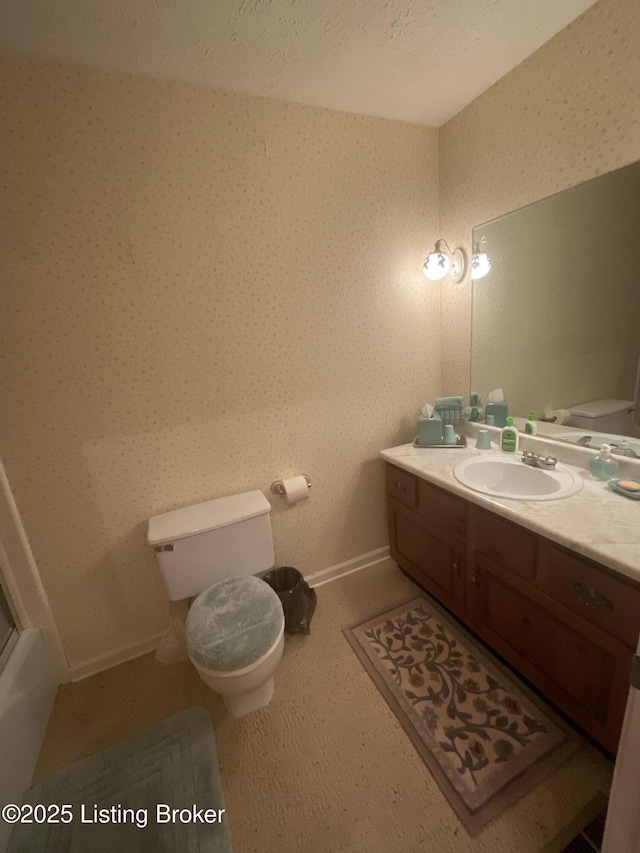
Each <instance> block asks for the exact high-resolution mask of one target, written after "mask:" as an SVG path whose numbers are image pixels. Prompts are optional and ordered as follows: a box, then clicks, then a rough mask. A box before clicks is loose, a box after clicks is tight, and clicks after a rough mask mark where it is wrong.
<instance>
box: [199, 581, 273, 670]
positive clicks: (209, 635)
mask: <svg viewBox="0 0 640 853" xmlns="http://www.w3.org/2000/svg"><path fill="white" fill-rule="evenodd" d="M283 626H284V613H283V610H282V604H281V603H280V599H279V598H278V596H277V595H276V593H275V592H274V591H273V590H272V589H271V587H270V586H268V585H267V584H266V583H265V582H264V581H263V580H261V579H260V578H256V577H242V578H228V579H227V580H224V581H220V583H216V584H214V585H213V586H211V587H209V588H208V589H205V590H204V592H201V593H200V595H199V596H198V597H197V598H196V599H195V601H194V602H193V604H192V605H191V608H190V609H189V614H188V616H187V621H186V626H185V628H186V639H187V648H188V649H189V655H190V657H191V658H192V659H193V660H194V661H196V663H199V664H200V665H201V666H204V667H206V668H207V669H213V670H218V671H223V672H231V671H232V670H236V669H244V667H246V666H251V664H252V663H255V662H256V661H257V660H259V659H260V658H261V657H262V656H263V655H265V654H266V653H267V652H268V651H269V649H270V648H271V647H272V646H273V644H274V643H275V642H276V640H277V639H278V635H279V634H280V632H281V631H282V628H283Z"/></svg>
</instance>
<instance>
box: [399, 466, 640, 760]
mask: <svg viewBox="0 0 640 853" xmlns="http://www.w3.org/2000/svg"><path fill="white" fill-rule="evenodd" d="M398 475H400V476H398ZM397 484H400V485H401V486H402V487H403V488H404V489H405V490H406V491H401V492H400V496H399V495H398V491H397V490H398V489H399V485H397ZM387 496H388V497H387V504H388V514H389V534H390V543H391V556H392V557H393V558H394V559H395V560H396V562H397V563H398V564H399V565H400V567H401V568H402V569H403V570H404V571H405V572H406V573H407V574H409V575H410V576H411V577H412V578H414V580H416V581H417V582H418V583H419V584H420V585H421V586H422V587H424V589H426V590H427V591H428V592H429V593H431V594H432V595H433V596H434V597H435V598H437V599H439V601H441V602H442V603H443V604H444V605H445V606H446V607H448V608H449V609H450V610H451V611H452V612H453V613H454V614H456V615H457V616H458V617H459V618H460V619H461V620H462V621H463V622H465V623H466V624H467V625H468V626H469V627H470V628H471V629H472V630H473V631H474V632H475V633H476V634H478V635H479V636H480V637H481V638H482V639H483V640H485V642H486V643H487V644H488V645H489V646H491V647H492V648H493V649H494V650H495V651H496V652H497V653H498V654H499V655H501V656H502V657H503V658H504V659H505V660H506V661H508V662H509V663H510V664H511V665H512V666H514V667H515V668H516V669H517V670H518V671H519V672H520V673H521V674H522V675H523V676H524V677H525V678H526V679H527V680H529V681H530V682H531V683H532V684H534V685H535V686H536V687H537V688H538V689H539V690H540V691H541V692H543V693H544V694H545V695H546V696H548V698H549V699H551V701H553V702H554V703H555V704H556V705H557V706H558V707H559V708H561V709H562V710H563V711H564V712H565V713H566V714H567V715H568V716H570V717H571V718H572V719H573V720H574V721H575V722H576V723H577V724H578V725H580V726H581V727H582V728H583V729H584V730H585V731H586V732H588V733H589V734H590V735H591V736H592V737H593V738H594V739H595V740H596V741H597V742H598V743H600V744H601V745H602V746H604V747H605V748H606V749H607V750H609V751H610V752H615V750H616V747H617V743H618V739H619V736H620V730H621V727H622V720H623V716H624V709H625V704H626V698H627V694H628V687H629V672H630V667H631V659H632V656H633V651H634V649H635V645H636V643H637V638H638V633H639V632H640V585H638V584H635V583H634V582H633V581H631V580H628V579H627V578H624V577H623V576H621V575H619V574H617V573H615V572H612V571H611V570H609V569H607V568H606V567H604V566H602V565H600V564H598V563H595V562H593V561H592V560H588V559H587V558H585V557H582V556H580V555H578V554H575V553H574V552H572V551H571V550H569V549H567V548H564V547H562V546H560V545H558V544H557V543H555V542H552V541H550V540H548V539H545V538H544V537H542V536H538V535H536V534H534V533H532V532H531V531H529V530H527V529H525V528H523V527H521V526H519V525H517V524H514V523H513V522H510V521H507V520H506V519H503V518H501V517H500V516H497V515H495V514H493V513H491V512H489V511H487V510H484V509H481V508H480V507H478V506H476V505H475V504H473V503H469V502H467V501H465V500H463V499H462V498H459V497H457V496H455V495H452V494H451V493H449V492H446V491H445V490H443V489H440V488H438V487H436V486H433V485H432V484H430V483H427V482H426V481H424V480H422V479H420V478H419V477H414V475H413V474H409V473H408V472H406V471H402V470H401V469H398V468H396V467H395V466H393V465H390V464H388V463H387ZM401 497H404V500H401Z"/></svg>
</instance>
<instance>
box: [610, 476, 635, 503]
mask: <svg viewBox="0 0 640 853" xmlns="http://www.w3.org/2000/svg"><path fill="white" fill-rule="evenodd" d="M627 480H628V481H629V482H631V483H637V484H638V486H640V481H639V480H634V479H633V478H632V477H620V478H619V479H616V480H609V482H608V483H607V485H608V486H609V488H610V489H613V491H614V492H618V493H619V494H621V495H624V496H625V498H631V500H632V501H640V491H637V492H632V491H631V490H630V489H625V487H624V486H620V485H619V484H620V483H621V482H622V483H624V482H626V481H627Z"/></svg>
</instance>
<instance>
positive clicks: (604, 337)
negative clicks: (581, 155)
mask: <svg viewBox="0 0 640 853" xmlns="http://www.w3.org/2000/svg"><path fill="white" fill-rule="evenodd" d="M473 242H474V244H475V243H480V245H481V248H482V249H484V250H485V251H486V252H487V254H488V255H489V257H490V259H491V270H490V271H489V273H488V274H487V275H486V277H485V278H482V279H479V280H478V281H474V283H473V312H472V338H471V387H472V388H473V390H475V391H478V392H479V393H480V394H481V395H482V397H483V399H484V400H486V397H487V394H488V392H489V391H490V390H491V389H493V388H502V389H503V390H504V395H505V399H506V400H507V401H508V403H509V413H510V414H512V415H514V416H521V417H526V416H527V414H528V412H529V411H531V410H533V411H535V412H536V413H537V414H538V413H540V412H545V411H550V410H552V409H560V408H562V409H567V408H569V407H570V406H577V405H578V404H579V403H584V402H588V401H591V400H598V399H623V400H633V399H634V394H635V383H636V373H637V371H638V359H639V356H640V163H634V164H632V165H631V166H626V167H624V168H622V169H618V170H616V171H615V172H610V173H608V174H606V175H603V176H600V177H598V178H594V179H593V180H591V181H587V182H585V183H583V184H580V185H579V186H577V187H573V188H571V189H568V190H565V191H564V192H561V193H558V194H557V195H554V196H551V197H549V198H546V199H543V200H542V201H539V202H535V203H534V204H531V205H528V206H527V207H523V208H521V209H520V210H516V211H514V212H513V213H508V214H506V215H505V216H502V217H500V218H499V219H495V220H493V221H491V222H487V223H485V224H484V225H478V226H477V227H476V228H474V229H473ZM538 429H539V432H540V433H542V434H547V435H549V436H550V437H554V435H553V434H554V433H555V434H556V436H557V435H558V427H556V426H555V425H553V426H551V427H547V425H546V424H542V423H539V424H538ZM564 431H565V432H566V427H565V428H564Z"/></svg>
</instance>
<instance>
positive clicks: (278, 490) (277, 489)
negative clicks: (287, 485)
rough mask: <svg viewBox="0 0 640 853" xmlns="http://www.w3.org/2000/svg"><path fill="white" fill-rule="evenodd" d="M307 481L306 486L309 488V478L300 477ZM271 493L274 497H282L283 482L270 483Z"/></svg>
mask: <svg viewBox="0 0 640 853" xmlns="http://www.w3.org/2000/svg"><path fill="white" fill-rule="evenodd" d="M302 476H303V477H304V478H305V480H306V481H307V486H308V487H309V488H311V477H310V476H309V475H308V474H303V475H302ZM271 491H272V492H273V494H274V495H284V482H283V481H282V480H274V481H273V483H271Z"/></svg>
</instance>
